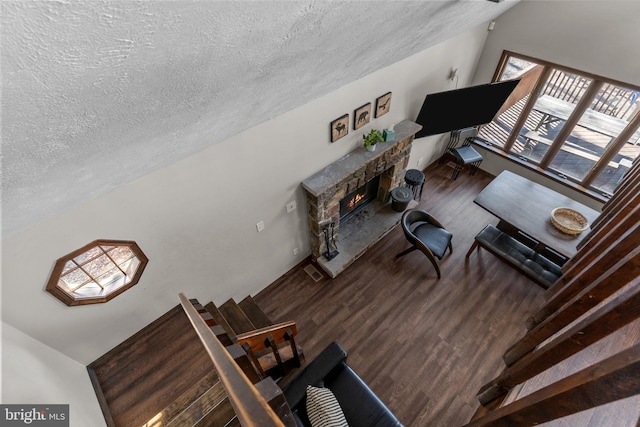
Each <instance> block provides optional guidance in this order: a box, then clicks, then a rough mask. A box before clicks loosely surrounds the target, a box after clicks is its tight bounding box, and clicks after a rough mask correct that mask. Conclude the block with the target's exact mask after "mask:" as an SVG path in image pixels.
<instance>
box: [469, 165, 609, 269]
mask: <svg viewBox="0 0 640 427" xmlns="http://www.w3.org/2000/svg"><path fill="white" fill-rule="evenodd" d="M474 202H475V203H476V204H477V205H479V206H481V207H482V208H484V209H485V210H487V211H489V212H490V213H492V214H493V215H494V216H496V217H498V219H499V220H500V223H499V224H498V226H497V227H498V228H499V229H501V230H502V231H505V232H512V231H514V230H519V231H520V232H522V233H524V234H525V235H527V236H529V237H531V238H532V239H534V240H535V241H537V242H539V243H540V245H541V247H547V248H550V249H552V250H554V251H555V252H557V253H559V254H561V255H562V256H564V257H566V258H571V257H572V256H574V255H575V254H576V252H577V245H578V243H580V241H581V240H582V239H584V237H585V236H586V235H587V233H588V230H587V231H585V232H582V233H580V234H577V235H575V234H574V235H570V234H566V233H563V232H561V231H560V230H558V229H557V228H555V227H554V226H553V225H552V224H551V211H552V210H553V209H555V208H558V207H567V208H572V209H575V210H577V211H578V212H580V213H581V214H583V215H584V216H585V217H586V218H587V220H588V221H589V224H592V223H593V221H594V220H595V219H596V218H597V217H598V215H600V213H599V212H598V211H596V210H594V209H592V208H590V207H588V206H586V205H584V204H582V203H580V202H577V201H575V200H573V199H571V198H569V197H567V196H565V195H563V194H560V193H558V192H557V191H554V190H552V189H550V188H547V187H545V186H544V185H541V184H538V183H536V182H533V181H531V180H529V179H527V178H524V177H522V176H520V175H517V174H515V173H513V172H510V171H504V172H502V173H500V175H498V176H497V177H496V178H494V179H493V181H491V182H490V183H489V184H488V185H487V186H486V187H485V188H484V189H483V190H482V191H481V192H480V194H478V196H477V197H476V198H475V200H474Z"/></svg>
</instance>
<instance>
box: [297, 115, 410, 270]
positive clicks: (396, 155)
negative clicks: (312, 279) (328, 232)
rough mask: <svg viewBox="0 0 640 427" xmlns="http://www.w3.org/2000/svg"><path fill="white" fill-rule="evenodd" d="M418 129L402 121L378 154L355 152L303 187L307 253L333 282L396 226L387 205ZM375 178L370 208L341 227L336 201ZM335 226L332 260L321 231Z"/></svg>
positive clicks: (394, 214) (401, 179) (401, 177)
mask: <svg viewBox="0 0 640 427" xmlns="http://www.w3.org/2000/svg"><path fill="white" fill-rule="evenodd" d="M421 128H422V127H421V126H420V125H418V124H416V123H413V122H411V121H408V120H405V121H403V122H401V123H398V124H397V125H395V127H394V129H395V139H394V140H393V141H389V142H381V143H378V144H377V147H376V151H373V152H370V151H367V150H366V149H365V148H364V147H359V148H357V149H355V150H353V151H352V152H350V153H349V154H347V155H346V156H344V157H342V158H340V159H338V160H336V161H335V162H333V163H331V164H330V165H328V166H327V167H325V168H323V169H322V170H320V171H318V172H316V173H315V174H313V175H312V176H310V177H309V178H307V179H305V180H304V181H303V182H302V187H303V188H304V190H305V192H306V195H307V213H308V220H309V229H310V235H311V253H312V257H313V259H314V260H316V261H317V262H318V264H319V265H320V267H322V268H323V269H324V270H325V271H326V272H327V273H328V274H329V275H330V276H331V277H336V275H337V274H339V273H340V272H341V271H343V270H344V269H345V268H346V267H348V266H349V265H350V264H351V263H353V262H354V261H355V260H356V259H357V258H359V257H360V255H362V254H363V253H364V252H365V251H366V250H367V249H368V248H369V247H371V246H372V245H373V244H375V243H376V242H377V241H378V240H380V239H381V238H382V237H384V236H385V235H386V234H387V233H388V232H389V231H390V230H391V229H392V228H394V227H395V226H396V225H397V224H398V223H399V221H400V217H401V216H402V214H401V213H399V212H396V211H394V210H393V209H392V208H391V203H389V195H390V192H391V190H392V189H394V188H395V187H397V186H399V185H401V184H402V183H403V182H404V174H405V172H406V168H407V165H408V163H409V154H410V152H411V143H412V142H413V138H414V135H415V134H416V133H417V132H418V131H419V130H420V129H421ZM376 176H380V186H379V188H378V196H377V198H376V200H375V201H374V202H373V203H370V204H369V205H366V206H365V207H364V209H363V210H362V211H361V212H359V213H358V214H357V215H354V216H353V217H352V218H349V219H348V220H347V221H346V222H344V223H340V200H341V199H342V198H343V197H344V196H345V195H347V194H349V193H351V192H352V191H354V190H355V189H357V188H358V187H361V186H362V185H364V184H365V183H366V182H368V181H370V180H371V179H373V178H374V177H376ZM331 222H333V223H334V224H335V227H334V235H335V238H336V241H337V242H338V251H339V252H340V253H339V255H338V256H337V257H335V258H333V259H331V260H327V259H326V258H325V257H324V255H323V254H324V252H325V250H326V243H325V236H324V233H323V231H322V230H323V226H324V225H325V224H328V223H331Z"/></svg>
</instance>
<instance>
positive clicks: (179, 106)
mask: <svg viewBox="0 0 640 427" xmlns="http://www.w3.org/2000/svg"><path fill="white" fill-rule="evenodd" d="M514 4H515V2H513V1H507V2H503V3H493V2H489V1H481V0H477V1H420V2H405V1H386V2H364V1H346V2H345V1H343V2H340V1H332V2H327V1H256V2H247V1H224V2H214V1H163V2H160V1H157V2H156V1H146V2H145V1H97V0H88V1H87V0H74V1H29V2H26V1H6V0H5V1H2V3H1V7H2V15H1V20H2V21H1V24H2V30H1V31H2V34H1V36H2V38H1V43H2V45H1V48H2V98H1V101H2V123H1V124H2V157H3V159H2V206H3V212H2V213H3V218H2V219H3V232H4V234H5V236H6V235H10V234H13V233H15V232H17V231H20V230H24V229H26V228H28V227H30V226H33V225H34V224H36V223H38V222H40V221H43V220H46V219H48V218H51V217H53V216H55V215H58V214H60V213H62V212H64V211H65V210H67V209H69V208H71V207H73V206H75V205H77V204H79V203H81V202H83V201H86V200H89V199H92V198H95V197H98V196H100V195H102V194H105V193H106V192H109V191H111V190H113V189H115V188H117V187H118V186H120V185H123V184H125V183H127V182H130V181H132V180H134V179H136V178H138V177H140V176H142V175H145V174H147V173H150V172H152V171H153V170H155V169H158V168H160V167H163V166H166V165H168V164H170V163H173V162H175V161H177V160H179V159H181V158H183V157H185V156H187V155H189V154H192V153H195V152H197V151H199V150H202V149H204V148H206V147H208V146H210V145H212V144H215V143H217V142H220V141H223V140H224V139H226V138H228V137H230V136H232V135H233V134H236V133H238V132H239V131H241V130H243V129H247V128H249V127H252V126H255V125H257V124H259V123H261V122H263V121H265V120H268V119H270V118H271V117H274V116H276V115H279V114H281V113H284V112H286V111H288V110H291V109H293V108H295V107H297V106H300V105H303V104H305V103H307V102H309V101H311V100H313V99H316V98H318V97H320V96H322V95H324V94H326V93H328V92H331V91H333V90H335V89H338V88H339V87H341V86H343V85H345V84H347V83H350V82H352V81H354V80H356V79H358V78H361V77H363V76H365V75H367V74H369V73H371V72H373V71H376V70H377V69H379V68H382V67H385V66H387V65H389V64H392V63H394V62H397V61H399V60H401V59H403V58H406V57H408V56H410V55H412V54H414V53H417V52H419V51H421V50H424V49H426V48H428V47H430V46H433V45H435V44H437V43H439V42H441V41H443V40H445V39H447V38H449V37H451V36H453V35H455V34H458V33H460V32H463V31H466V30H468V29H469V28H471V27H473V26H475V25H478V24H480V23H482V22H486V21H488V20H490V19H493V18H495V17H496V16H498V15H499V14H501V13H502V12H504V11H505V10H506V9H508V8H509V7H511V6H513V5H514Z"/></svg>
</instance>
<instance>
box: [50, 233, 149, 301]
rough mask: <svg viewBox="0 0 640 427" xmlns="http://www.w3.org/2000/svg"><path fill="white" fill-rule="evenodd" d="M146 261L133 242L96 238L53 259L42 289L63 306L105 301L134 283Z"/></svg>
mask: <svg viewBox="0 0 640 427" xmlns="http://www.w3.org/2000/svg"><path fill="white" fill-rule="evenodd" d="M148 261H149V260H148V258H147V257H146V256H145V254H144V253H143V252H142V250H141V249H140V247H139V246H138V244H137V243H136V242H133V241H123V240H96V241H95V242H91V243H89V244H88V245H86V246H84V247H82V248H80V249H78V250H76V251H73V252H71V253H70V254H68V255H66V256H63V257H62V258H60V259H59V260H58V261H56V264H55V266H54V267H53V272H52V273H51V277H50V278H49V282H48V283H47V287H46V290H47V291H48V292H50V293H51V294H52V295H53V296H55V297H56V298H58V299H59V300H60V301H62V302H64V303H65V304H67V305H83V304H97V303H101V302H107V301H109V300H110V299H112V298H114V297H116V296H117V295H120V294H121V293H122V292H124V291H126V290H127V289H129V288H130V287H132V286H133V285H135V284H136V283H138V280H140V276H141V275H142V271H143V270H144V268H145V267H146V265H147V262H148Z"/></svg>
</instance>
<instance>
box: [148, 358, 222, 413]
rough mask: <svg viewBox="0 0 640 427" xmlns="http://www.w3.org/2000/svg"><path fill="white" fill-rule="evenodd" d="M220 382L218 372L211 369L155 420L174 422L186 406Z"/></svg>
mask: <svg viewBox="0 0 640 427" xmlns="http://www.w3.org/2000/svg"><path fill="white" fill-rule="evenodd" d="M218 382H219V379H218V374H217V373H216V371H214V370H211V372H209V373H208V374H207V375H205V376H204V377H202V378H201V379H200V381H198V382H196V383H195V384H194V385H193V386H192V387H191V388H190V389H188V390H187V391H186V392H185V393H183V394H182V396H180V397H179V398H177V399H176V400H174V401H173V402H171V404H169V405H168V406H167V407H166V408H164V409H163V410H162V411H161V412H160V413H159V414H158V415H156V416H155V417H154V420H155V422H159V421H160V422H162V424H163V425H166V424H168V423H170V422H172V421H173V420H174V419H175V418H176V417H177V416H178V415H180V413H182V412H183V411H184V410H185V408H188V407H189V406H191V404H193V402H195V401H196V400H198V399H199V398H200V396H202V395H203V394H204V393H206V392H207V391H208V390H210V389H211V388H212V387H213V386H214V385H215V384H216V383H218Z"/></svg>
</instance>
